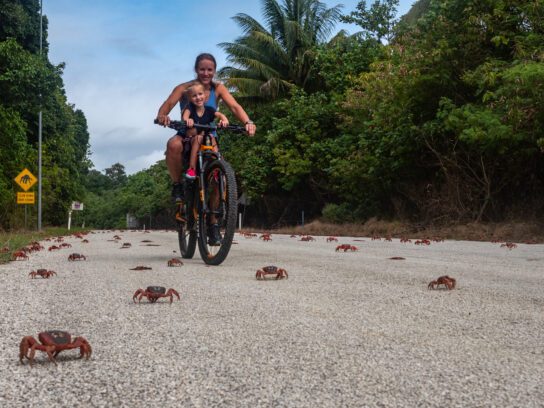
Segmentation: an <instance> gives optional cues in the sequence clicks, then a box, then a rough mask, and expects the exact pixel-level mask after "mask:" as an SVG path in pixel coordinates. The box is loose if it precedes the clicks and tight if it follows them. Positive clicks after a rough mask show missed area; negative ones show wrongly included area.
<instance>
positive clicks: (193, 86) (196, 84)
mask: <svg viewBox="0 0 544 408" xmlns="http://www.w3.org/2000/svg"><path fill="white" fill-rule="evenodd" d="M196 88H202V90H203V91H204V85H202V84H201V83H200V82H193V83H192V84H191V85H190V86H189V87H188V88H187V89H186V90H185V92H187V95H192V94H193V92H194V91H195V89H196Z"/></svg>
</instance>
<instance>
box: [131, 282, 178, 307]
mask: <svg viewBox="0 0 544 408" xmlns="http://www.w3.org/2000/svg"><path fill="white" fill-rule="evenodd" d="M143 296H145V297H146V298H147V299H148V300H149V301H150V302H151V303H155V302H156V301H157V300H158V299H159V298H162V297H170V304H172V301H173V300H174V296H177V298H178V300H180V297H179V293H178V292H177V291H176V290H174V289H172V288H170V289H168V291H166V288H165V287H164V286H148V287H147V289H146V290H143V289H138V290H137V291H136V292H134V296H132V300H133V301H134V303H136V297H138V303H139V302H140V301H141V300H142V297H143Z"/></svg>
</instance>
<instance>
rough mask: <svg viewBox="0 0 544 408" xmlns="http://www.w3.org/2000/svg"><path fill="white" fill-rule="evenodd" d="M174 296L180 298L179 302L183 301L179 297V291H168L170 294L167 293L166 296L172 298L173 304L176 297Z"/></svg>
mask: <svg viewBox="0 0 544 408" xmlns="http://www.w3.org/2000/svg"><path fill="white" fill-rule="evenodd" d="M172 295H174V296H177V297H178V300H181V298H180V297H179V293H178V292H177V290H175V289H172V288H170V289H168V292H166V296H170V303H172V301H173V297H174V296H172Z"/></svg>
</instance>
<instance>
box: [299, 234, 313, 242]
mask: <svg viewBox="0 0 544 408" xmlns="http://www.w3.org/2000/svg"><path fill="white" fill-rule="evenodd" d="M299 241H305V242H308V241H315V238H314V237H312V236H311V235H303V236H302V237H300V240H299Z"/></svg>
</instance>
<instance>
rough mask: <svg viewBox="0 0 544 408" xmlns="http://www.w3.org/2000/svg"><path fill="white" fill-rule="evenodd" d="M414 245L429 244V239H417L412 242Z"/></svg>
mask: <svg viewBox="0 0 544 408" xmlns="http://www.w3.org/2000/svg"><path fill="white" fill-rule="evenodd" d="M414 244H416V245H431V241H429V240H428V239H418V240H417V241H416V242H414Z"/></svg>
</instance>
